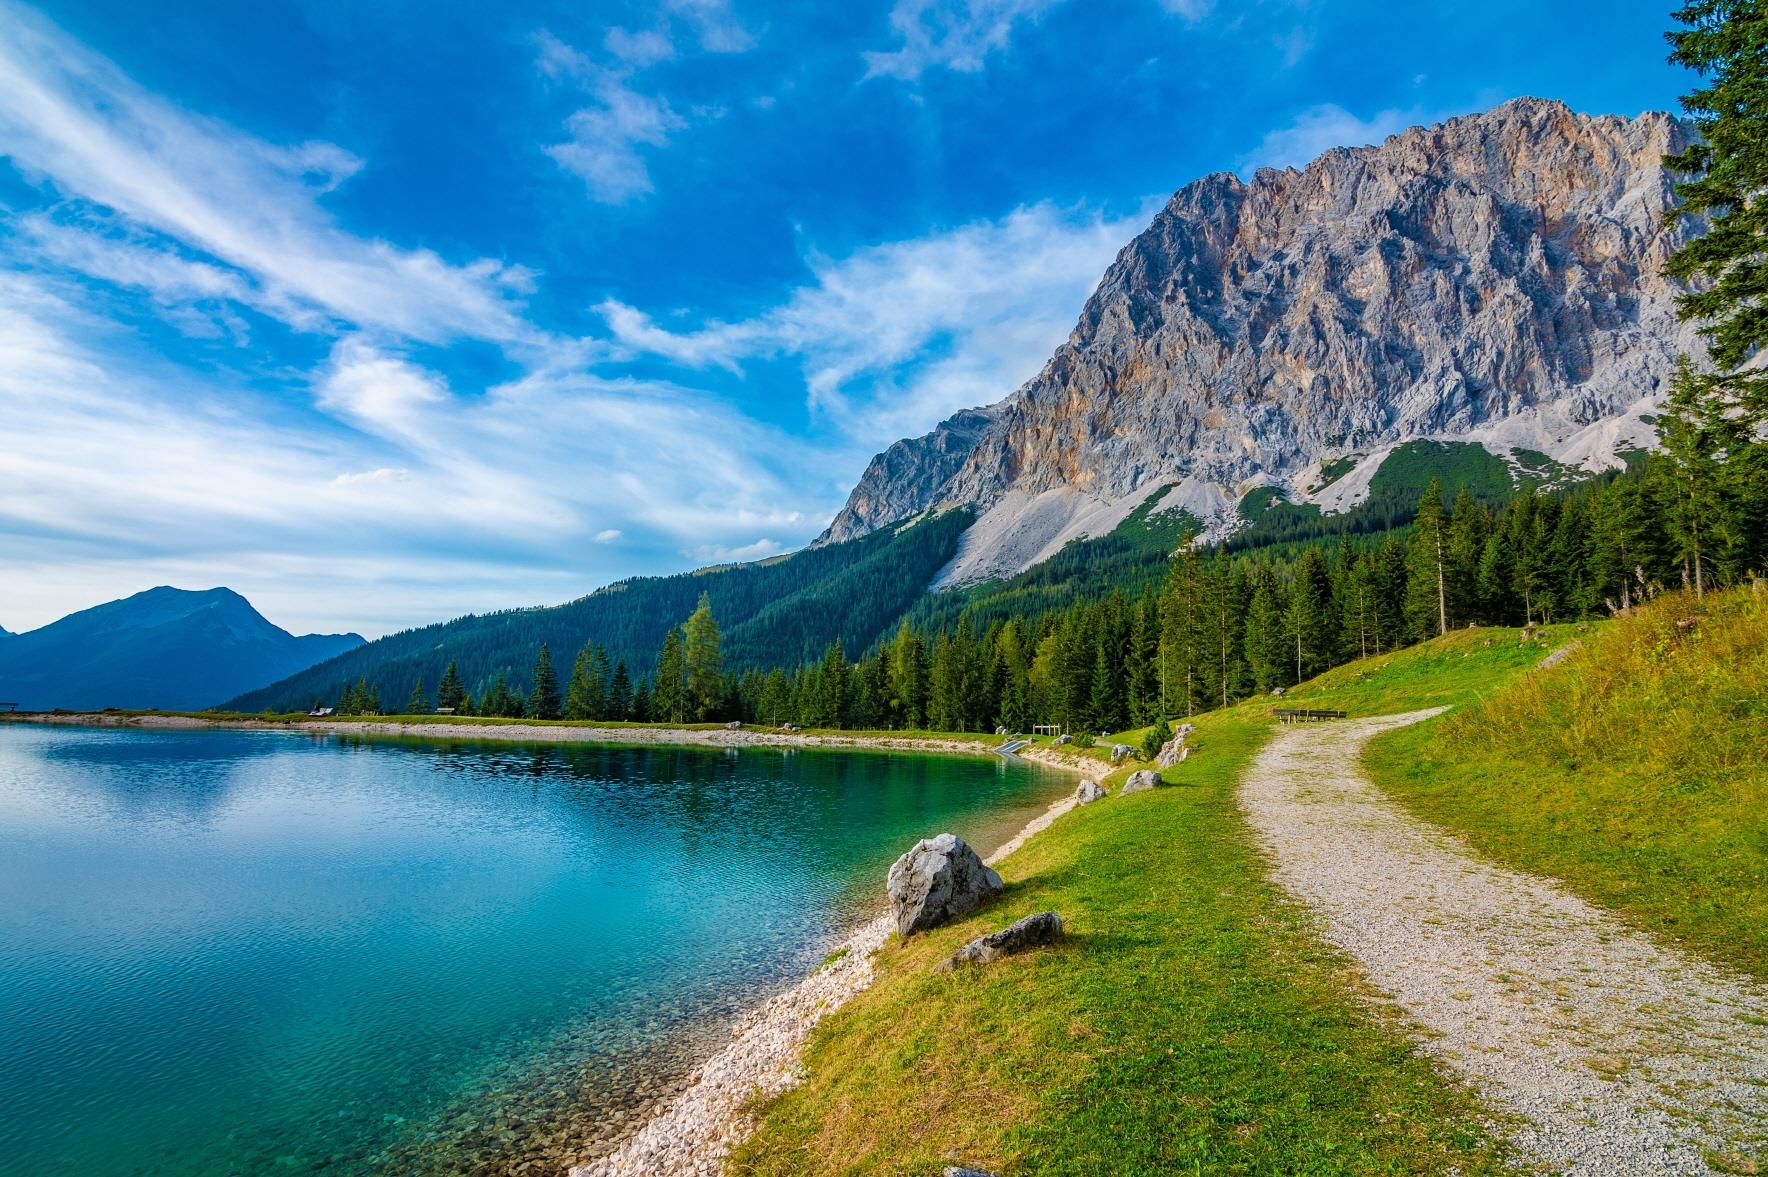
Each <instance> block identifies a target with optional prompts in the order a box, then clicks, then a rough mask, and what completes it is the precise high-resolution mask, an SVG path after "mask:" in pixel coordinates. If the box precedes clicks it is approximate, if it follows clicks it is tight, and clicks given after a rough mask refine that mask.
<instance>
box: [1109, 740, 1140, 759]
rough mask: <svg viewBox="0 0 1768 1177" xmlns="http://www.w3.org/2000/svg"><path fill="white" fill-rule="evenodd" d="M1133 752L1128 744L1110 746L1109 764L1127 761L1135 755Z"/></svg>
mask: <svg viewBox="0 0 1768 1177" xmlns="http://www.w3.org/2000/svg"><path fill="white" fill-rule="evenodd" d="M1135 752H1136V750H1135V749H1134V748H1132V747H1130V746H1129V745H1128V744H1113V745H1111V763H1113V764H1117V763H1119V762H1120V761H1124V760H1128V759H1129V758H1130V757H1131V756H1133V755H1135Z"/></svg>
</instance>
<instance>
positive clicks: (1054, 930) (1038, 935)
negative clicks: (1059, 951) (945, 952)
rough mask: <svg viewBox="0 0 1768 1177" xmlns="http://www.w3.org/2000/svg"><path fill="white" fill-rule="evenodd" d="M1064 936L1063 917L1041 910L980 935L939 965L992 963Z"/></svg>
mask: <svg viewBox="0 0 1768 1177" xmlns="http://www.w3.org/2000/svg"><path fill="white" fill-rule="evenodd" d="M1061 936H1062V917H1061V916H1059V915H1057V914H1056V913H1055V912H1053V911H1040V912H1038V913H1037V914H1036V915H1028V916H1026V917H1025V918H1024V919H1022V920H1020V921H1019V922H1018V923H1015V924H1012V925H1011V926H1009V927H1005V928H1002V929H1001V930H1000V931H998V932H990V933H989V934H988V935H986V936H978V937H977V938H976V939H974V940H972V941H970V943H968V944H966V945H964V946H963V947H962V948H960V949H958V950H957V951H956V952H955V953H953V954H952V958H951V959H950V960H948V961H946V962H945V964H944V965H942V966H940V967H941V968H944V969H952V968H956V967H958V966H959V965H966V964H990V963H992V962H994V961H997V960H999V959H1001V957H1003V956H1012V955H1013V954H1014V953H1018V952H1028V951H1030V950H1031V949H1033V948H1041V947H1043V946H1044V945H1045V944H1050V943H1053V942H1054V941H1056V940H1058V939H1060V938H1061Z"/></svg>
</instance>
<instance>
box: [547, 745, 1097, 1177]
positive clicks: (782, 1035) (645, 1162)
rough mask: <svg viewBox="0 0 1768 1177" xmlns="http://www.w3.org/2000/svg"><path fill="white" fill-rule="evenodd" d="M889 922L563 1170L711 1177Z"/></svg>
mask: <svg viewBox="0 0 1768 1177" xmlns="http://www.w3.org/2000/svg"><path fill="white" fill-rule="evenodd" d="M1095 763H1096V762H1095ZM1060 767H1065V768H1077V767H1078V766H1076V765H1070V764H1066V763H1064V764H1062V765H1060ZM1074 806H1075V799H1074V796H1073V795H1072V794H1070V795H1069V796H1066V797H1063V798H1062V799H1061V800H1059V801H1057V802H1055V803H1054V804H1053V805H1051V806H1050V807H1049V808H1048V809H1046V810H1045V811H1044V812H1043V813H1041V814H1039V815H1038V816H1037V817H1034V818H1032V819H1031V821H1029V822H1027V823H1026V825H1025V827H1024V828H1023V829H1021V830H1020V831H1019V832H1018V833H1017V834H1015V835H1014V836H1013V837H1012V838H1011V839H1010V840H1008V841H1007V842H1006V843H1005V844H1004V845H1003V846H1001V847H1000V849H998V850H996V851H995V852H994V853H993V854H991V855H989V856H988V859H987V861H988V863H989V864H990V865H991V866H992V865H993V864H995V863H997V862H999V861H1000V860H1001V859H1003V858H1005V857H1006V856H1007V855H1009V854H1011V853H1012V852H1013V851H1015V850H1017V849H1019V847H1021V846H1023V845H1024V844H1025V842H1026V840H1027V839H1028V838H1030V837H1031V836H1032V835H1034V834H1036V833H1038V832H1039V831H1041V830H1045V829H1048V828H1049V826H1050V824H1051V823H1052V822H1054V821H1055V820H1056V819H1057V818H1058V817H1061V816H1062V815H1063V814H1064V813H1067V812H1068V811H1069V810H1070V809H1073V808H1074ZM895 922H896V921H895V920H894V918H893V917H892V916H891V915H890V914H889V913H888V912H886V913H884V914H883V915H879V916H877V917H875V918H874V919H872V920H870V921H868V922H867V923H866V924H865V925H864V926H862V927H861V928H860V929H859V930H858V931H856V932H854V933H853V934H852V935H851V936H849V937H848V938H847V939H846V940H845V941H843V942H842V943H841V945H840V946H839V947H837V948H836V949H835V951H834V952H833V953H831V954H830V959H829V961H828V963H826V964H824V965H823V966H822V967H821V968H819V969H817V971H816V972H814V973H812V974H811V975H810V976H808V977H806V978H805V979H804V980H802V981H800V982H799V983H798V984H796V985H794V986H793V987H792V988H790V989H788V990H787V991H786V992H784V993H782V994H780V995H779V996H778V997H775V998H773V999H772V1000H770V1001H768V1002H767V1003H766V1004H765V1005H763V1006H761V1008H759V1009H757V1010H755V1011H754V1012H753V1013H751V1014H749V1015H748V1016H747V1017H745V1018H743V1019H742V1020H741V1021H739V1022H738V1023H737V1025H736V1027H735V1028H734V1029H733V1030H732V1031H731V1042H730V1044H729V1045H728V1046H726V1047H725V1048H724V1049H723V1050H721V1051H719V1052H718V1053H717V1054H715V1055H713V1056H712V1058H710V1059H709V1060H707V1062H706V1063H705V1064H704V1065H703V1066H702V1067H701V1068H700V1069H699V1071H698V1072H697V1073H696V1074H695V1075H694V1077H693V1078H692V1079H691V1080H690V1081H689V1084H688V1087H687V1089H686V1090H685V1091H683V1092H681V1093H680V1094H679V1095H676V1096H674V1097H672V1098H671V1099H669V1100H667V1101H665V1102H664V1103H663V1104H662V1106H661V1107H659V1108H658V1109H657V1111H656V1112H655V1114H654V1115H653V1116H652V1117H651V1119H650V1120H649V1121H647V1122H646V1123H645V1124H644V1125H643V1126H642V1127H640V1128H639V1129H638V1131H637V1132H635V1133H633V1134H632V1135H631V1136H629V1137H628V1138H627V1139H626V1140H624V1141H623V1142H621V1144H620V1145H619V1147H618V1148H616V1149H615V1150H614V1151H613V1152H611V1153H609V1154H608V1155H606V1156H602V1157H598V1158H596V1159H595V1160H593V1161H591V1162H589V1163H588V1164H585V1165H578V1166H575V1167H574V1168H572V1169H571V1171H570V1177H632V1175H636V1174H645V1175H646V1177H717V1175H718V1174H719V1173H720V1172H721V1171H722V1170H723V1166H724V1158H725V1157H726V1156H727V1155H729V1153H730V1151H731V1149H732V1148H734V1147H735V1146H736V1145H737V1144H739V1143H741V1142H742V1141H743V1139H744V1138H745V1137H747V1136H748V1135H749V1133H751V1132H753V1131H754V1130H755V1127H756V1120H755V1117H754V1115H753V1113H752V1112H751V1111H750V1108H751V1107H752V1106H753V1101H754V1100H755V1098H756V1097H757V1096H761V1097H767V1096H771V1095H777V1094H778V1093H780V1092H782V1091H787V1090H790V1089H791V1088H793V1087H795V1086H797V1085H798V1084H799V1083H800V1082H802V1081H803V1068H802V1066H801V1065H800V1062H799V1055H800V1052H801V1051H802V1049H803V1046H804V1042H805V1040H806V1039H807V1038H809V1037H810V1032H811V1031H812V1030H814V1029H815V1028H816V1025H817V1023H818V1022H821V1021H822V1020H823V1019H824V1018H826V1017H828V1016H829V1015H830V1014H832V1013H834V1012H835V1011H836V1010H838V1009H840V1008H841V1007H842V1006H843V1005H845V1004H847V1002H848V1001H850V1000H852V999H853V998H854V997H855V996H856V995H858V994H859V993H861V992H862V991H864V990H865V989H866V987H867V986H869V985H870V984H871V983H872V979H873V977H874V976H875V972H874V970H873V967H872V958H873V956H874V955H875V954H876V953H877V952H878V950H879V949H880V948H882V947H884V944H885V942H886V941H888V940H889V939H890V935H891V933H892V932H893V931H895Z"/></svg>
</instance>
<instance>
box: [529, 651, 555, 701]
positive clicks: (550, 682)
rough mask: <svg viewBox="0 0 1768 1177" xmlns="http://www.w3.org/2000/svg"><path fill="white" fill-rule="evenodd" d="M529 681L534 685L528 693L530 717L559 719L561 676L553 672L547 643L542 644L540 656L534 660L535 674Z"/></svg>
mask: <svg viewBox="0 0 1768 1177" xmlns="http://www.w3.org/2000/svg"><path fill="white" fill-rule="evenodd" d="M529 681H531V682H532V683H533V684H534V685H533V686H532V687H531V688H529V691H528V705H527V708H526V711H527V714H528V717H529V718H530V719H557V718H559V676H558V672H557V671H555V670H553V664H552V653H551V652H550V651H549V650H548V649H547V648H546V643H545V642H542V643H540V654H539V656H537V657H536V658H535V659H534V673H533V675H532V676H530V680H529Z"/></svg>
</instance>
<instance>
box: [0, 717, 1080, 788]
mask: <svg viewBox="0 0 1768 1177" xmlns="http://www.w3.org/2000/svg"><path fill="white" fill-rule="evenodd" d="M0 723H40V724H51V725H57V726H64V727H126V728H136V729H146V730H151V729H159V730H163V731H202V730H210V729H215V730H224V731H280V732H322V733H325V734H328V735H340V736H370V737H372V736H389V737H402V738H423V739H431V740H463V741H503V742H507V743H516V744H624V745H627V746H632V745H662V746H668V747H706V748H767V747H776V748H835V749H843V748H845V749H862V750H864V749H872V750H876V751H883V752H931V753H936V754H939V755H957V756H994V755H998V753H996V752H995V749H994V746H993V745H991V744H988V743H986V742H985V741H984V740H981V739H968V740H966V739H956V738H942V737H940V736H910V735H903V736H893V735H887V734H878V733H869V732H868V733H860V732H854V733H851V734H846V733H841V732H816V733H811V732H785V731H778V730H775V729H771V728H749V727H742V728H736V729H731V728H725V727H638V726H633V727H593V726H578V725H576V724H552V723H521V722H515V723H471V722H465V723H455V722H448V723H423V722H418V723H412V722H409V721H404V720H399V719H388V720H376V719H313V720H308V719H299V720H265V719H210V718H207V717H205V716H200V715H168V714H140V713H130V712H101V711H88V712H71V711H69V712H59V711H57V712H17V713H12V712H8V713H6V714H0ZM1002 738H1004V737H1002ZM1008 755H1011V756H1016V757H1018V758H1019V759H1021V760H1029V761H1031V762H1033V763H1034V764H1040V765H1043V766H1044V767H1046V768H1054V769H1058V770H1060V771H1063V772H1072V773H1076V774H1078V775H1081V776H1085V775H1088V774H1090V773H1097V774H1099V775H1101V776H1102V775H1104V774H1105V773H1108V772H1110V771H1111V766H1110V765H1108V764H1105V763H1103V762H1102V761H1099V760H1097V759H1095V758H1093V757H1088V756H1084V755H1081V754H1080V753H1078V752H1067V751H1061V750H1058V749H1055V748H1051V747H1048V746H1045V745H1041V744H1031V745H1028V746H1027V747H1025V748H1022V749H1020V750H1019V751H1018V752H1012V753H1008Z"/></svg>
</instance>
